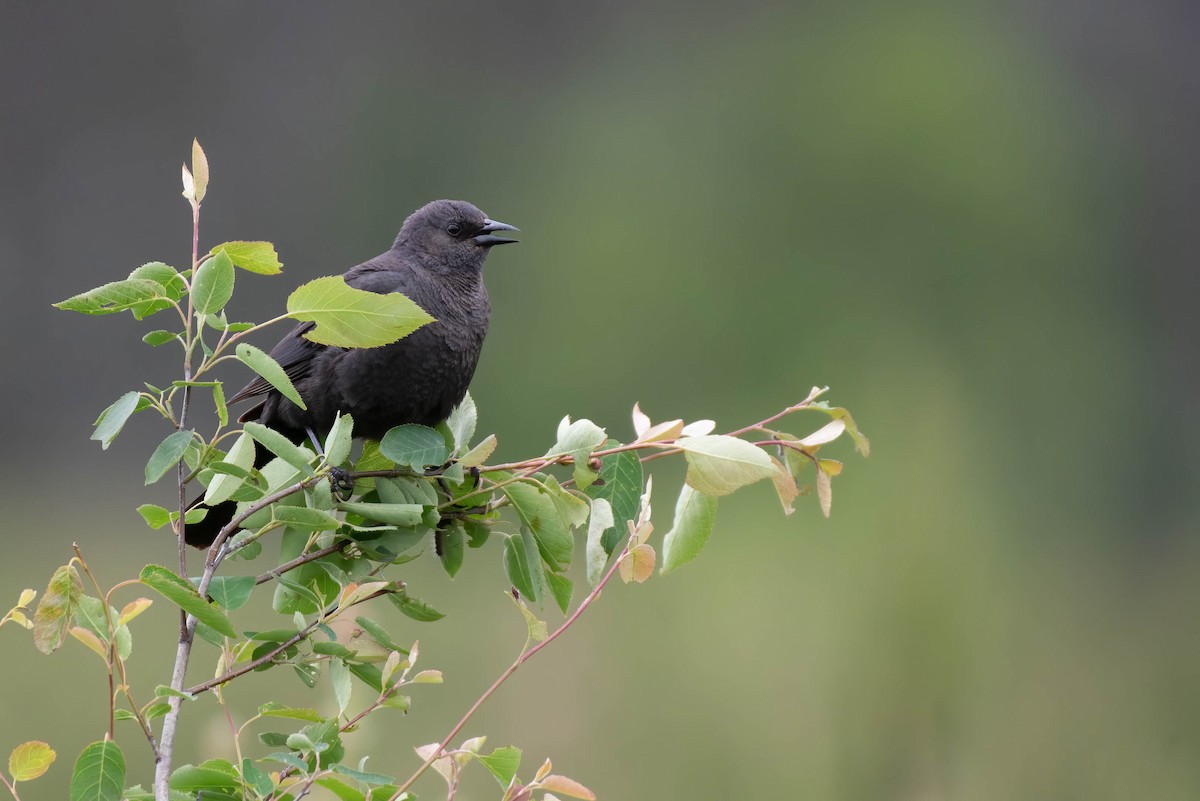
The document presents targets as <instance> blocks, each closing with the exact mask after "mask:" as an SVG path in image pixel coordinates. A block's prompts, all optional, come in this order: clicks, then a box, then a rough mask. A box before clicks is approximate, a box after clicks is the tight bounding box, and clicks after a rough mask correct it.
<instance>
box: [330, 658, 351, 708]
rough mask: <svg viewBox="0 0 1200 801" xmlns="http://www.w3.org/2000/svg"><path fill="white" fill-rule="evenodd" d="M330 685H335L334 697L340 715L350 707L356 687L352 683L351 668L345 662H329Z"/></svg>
mask: <svg viewBox="0 0 1200 801" xmlns="http://www.w3.org/2000/svg"><path fill="white" fill-rule="evenodd" d="M329 683H330V684H331V685H333V697H334V698H335V699H336V700H337V706H338V714H339V715H340V714H342V713H343V712H345V711H346V707H348V706H349V705H350V696H351V694H352V693H353V691H354V685H352V684H351V683H350V668H348V667H346V663H345V661H343V660H341V659H338V658H336V657H335V658H333V659H330V660H329Z"/></svg>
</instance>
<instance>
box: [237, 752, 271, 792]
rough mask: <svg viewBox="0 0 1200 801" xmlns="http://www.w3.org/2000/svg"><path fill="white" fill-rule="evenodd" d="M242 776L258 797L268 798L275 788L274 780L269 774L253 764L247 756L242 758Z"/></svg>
mask: <svg viewBox="0 0 1200 801" xmlns="http://www.w3.org/2000/svg"><path fill="white" fill-rule="evenodd" d="M242 778H243V779H245V780H246V784H248V785H250V787H251V789H253V791H254V793H255V795H257V796H258V797H259V798H268V797H269V796H270V795H271V793H272V792H274V790H275V781H274V780H273V779H272V778H271V774H269V773H267V772H266V771H265V770H263V769H262V768H260V767H258V766H257V765H255V764H254V763H253V762H251V761H250V759H249V758H245V759H243V760H242Z"/></svg>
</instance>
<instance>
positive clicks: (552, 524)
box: [503, 482, 586, 570]
mask: <svg viewBox="0 0 1200 801" xmlns="http://www.w3.org/2000/svg"><path fill="white" fill-rule="evenodd" d="M503 492H504V494H505V495H506V496H508V499H509V501H510V502H511V503H512V505H513V508H514V509H516V511H517V515H518V516H519V517H520V518H521V522H522V523H524V524H525V526H526V527H527V528H528V529H529V531H530V532H531V533H532V534H533V538H534V540H535V541H536V542H537V546H538V552H539V553H540V554H541V558H542V559H543V560H545V562H546V564H547V565H549V566H550V567H551V568H552V569H554V570H565V569H566V567H567V566H568V565H570V563H571V552H572V550H573V549H574V544H575V543H574V541H573V540H572V538H571V533H570V531H569V530H568V521H567V520H565V519H564V518H563V514H562V512H561V511H560V510H559V508H558V506H557V505H556V504H555V502H554V499H553V498H551V497H550V494H549V492H547V491H545V490H544V488H543V487H541V486H535V485H532V484H528V483H525V482H516V483H513V484H509V485H507V486H505V487H504V488H503ZM584 509H585V512H586V506H585V507H584ZM531 567H533V565H532V564H531Z"/></svg>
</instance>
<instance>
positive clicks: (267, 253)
mask: <svg viewBox="0 0 1200 801" xmlns="http://www.w3.org/2000/svg"><path fill="white" fill-rule="evenodd" d="M217 251H224V252H225V255H226V256H228V257H229V260H230V261H232V262H233V265H234V266H235V267H240V268H242V269H243V270H245V271H247V272H251V273H258V274H259V275H278V274H279V273H280V272H282V271H283V264H281V263H280V261H279V254H278V253H276V252H275V246H274V245H272V244H271V243H270V242H243V241H233V242H225V243H222V244H220V245H217V246H216V247H215V248H213V249H212V251H211V252H212V253H213V255H216V253H217Z"/></svg>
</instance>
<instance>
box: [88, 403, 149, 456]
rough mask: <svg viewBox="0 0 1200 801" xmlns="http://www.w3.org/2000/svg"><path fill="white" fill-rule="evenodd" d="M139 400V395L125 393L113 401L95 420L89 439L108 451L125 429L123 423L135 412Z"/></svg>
mask: <svg viewBox="0 0 1200 801" xmlns="http://www.w3.org/2000/svg"><path fill="white" fill-rule="evenodd" d="M139 400H141V393H139V392H126V393H125V394H124V395H122V396H121V397H119V398H117V399H116V400H115V401H113V403H112V405H111V406H109V407H108V408H107V409H105V410H104V411H103V412H101V413H100V418H99V419H98V420H96V430H95V431H93V432H92V436H91V439H94V440H96V441H97V442H99V443H100V447H101V448H102V449H104V450H108V446H109V445H111V444H112V441H113V440H114V439H116V438H117V434H120V433H121V429H122V428H124V427H125V422H126V421H127V420H128V419H129V418H130V417H131V416H133V413H134V412H136V411H137V409H138V401H139Z"/></svg>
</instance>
